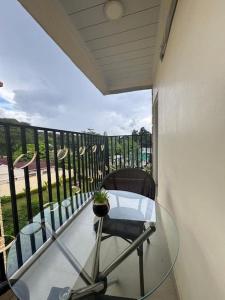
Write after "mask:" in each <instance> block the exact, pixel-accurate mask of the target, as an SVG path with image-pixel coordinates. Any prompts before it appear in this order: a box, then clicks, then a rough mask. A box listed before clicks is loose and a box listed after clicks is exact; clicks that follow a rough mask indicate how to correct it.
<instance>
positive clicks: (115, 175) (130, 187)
mask: <svg viewBox="0 0 225 300" xmlns="http://www.w3.org/2000/svg"><path fill="white" fill-rule="evenodd" d="M101 188H104V189H106V190H122V191H128V192H133V193H137V194H140V195H143V196H146V197H149V198H151V199H155V182H154V180H153V178H152V176H151V175H150V174H148V173H147V172H145V171H143V170H141V169H137V168H126V169H120V170H117V171H114V172H112V173H110V174H109V175H107V176H106V177H105V178H104V179H103V182H102V185H101Z"/></svg>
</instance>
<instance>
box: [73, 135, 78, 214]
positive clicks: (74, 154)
mask: <svg viewBox="0 0 225 300" xmlns="http://www.w3.org/2000/svg"><path fill="white" fill-rule="evenodd" d="M72 149H73V184H74V186H77V165H76V147H75V140H74V134H73V133H72ZM75 199H76V208H78V207H79V205H78V197H77V193H75Z"/></svg>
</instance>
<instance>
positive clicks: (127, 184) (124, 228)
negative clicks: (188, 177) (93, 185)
mask: <svg viewBox="0 0 225 300" xmlns="http://www.w3.org/2000/svg"><path fill="white" fill-rule="evenodd" d="M101 188H104V189H106V190H123V191H129V192H133V193H137V194H140V195H143V196H145V197H149V198H151V199H153V200H154V199H155V182H154V180H153V178H152V177H151V176H150V175H149V174H148V173H146V172H144V171H142V170H141V169H135V168H126V169H120V170H117V171H114V172H112V173H110V174H109V175H107V176H106V177H105V178H104V179H103V182H102V185H101ZM94 227H95V231H96V232H97V228H98V222H97V223H95V225H94ZM143 231H145V224H144V222H143V221H133V220H116V219H111V218H110V217H109V216H106V217H105V218H104V222H103V228H102V233H104V234H106V235H105V236H103V238H102V240H105V239H107V238H109V237H111V236H117V237H120V238H122V239H124V240H125V241H127V242H128V243H132V242H133V241H134V240H136V238H138V237H139V236H140V235H141V234H142V233H143ZM147 241H148V243H150V241H149V239H148V240H147ZM137 254H138V256H139V273H140V294H141V296H143V295H144V271H143V245H141V246H140V247H139V248H138V249H137Z"/></svg>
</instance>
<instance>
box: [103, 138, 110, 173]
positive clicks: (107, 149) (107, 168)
mask: <svg viewBox="0 0 225 300" xmlns="http://www.w3.org/2000/svg"><path fill="white" fill-rule="evenodd" d="M104 139H105V143H104V144H105V152H104V153H105V156H104V168H105V174H106V175H107V174H109V138H108V136H105V137H104Z"/></svg>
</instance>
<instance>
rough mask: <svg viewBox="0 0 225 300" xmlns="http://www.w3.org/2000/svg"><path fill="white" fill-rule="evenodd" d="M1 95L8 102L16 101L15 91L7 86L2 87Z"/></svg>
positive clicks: (0, 89)
mask: <svg viewBox="0 0 225 300" xmlns="http://www.w3.org/2000/svg"><path fill="white" fill-rule="evenodd" d="M0 97H1V98H2V99H4V100H5V101H7V102H10V103H15V101H14V97H15V93H14V92H13V91H10V90H9V89H7V88H5V87H1V88H0Z"/></svg>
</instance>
